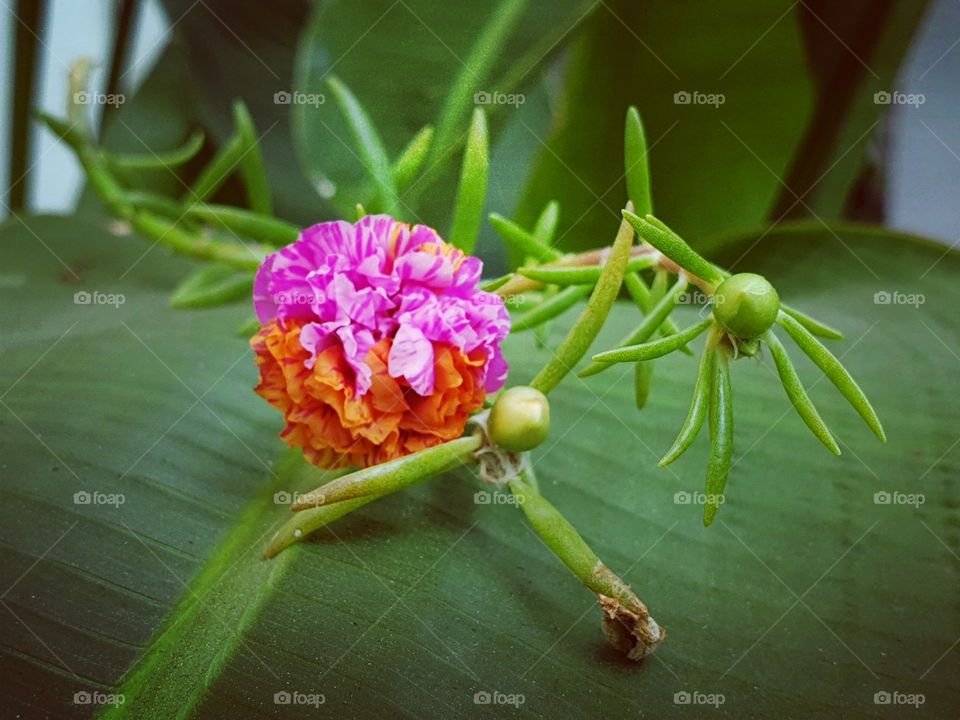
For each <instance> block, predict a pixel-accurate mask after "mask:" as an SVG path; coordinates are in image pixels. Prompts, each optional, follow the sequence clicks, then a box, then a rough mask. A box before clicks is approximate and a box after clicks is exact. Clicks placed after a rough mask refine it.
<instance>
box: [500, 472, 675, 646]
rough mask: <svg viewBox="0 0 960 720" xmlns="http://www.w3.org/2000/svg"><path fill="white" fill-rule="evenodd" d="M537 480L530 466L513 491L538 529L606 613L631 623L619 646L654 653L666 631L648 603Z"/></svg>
mask: <svg viewBox="0 0 960 720" xmlns="http://www.w3.org/2000/svg"><path fill="white" fill-rule="evenodd" d="M534 483H535V480H534V475H533V471H532V470H530V469H529V468H527V469H526V470H524V471H523V472H522V473H521V474H520V476H519V477H516V478H514V479H513V480H511V481H510V490H511V492H512V493H513V494H514V496H515V497H516V498H517V504H518V505H519V507H520V509H521V510H522V511H523V514H524V515H525V516H526V518H527V520H528V521H529V523H530V526H531V527H532V528H533V530H534V532H536V533H537V535H538V536H539V537H540V539H541V540H543V543H544V545H546V546H547V548H549V550H550V551H551V552H552V553H553V554H554V555H556V556H557V558H558V559H559V560H560V561H561V562H562V563H563V564H564V565H566V566H567V569H568V570H570V572H572V573H573V574H574V575H575V576H576V577H577V579H578V580H580V582H581V583H583V584H584V585H585V586H586V587H587V588H589V589H590V590H591V591H592V592H594V593H595V594H596V595H598V596H599V599H600V602H601V604H602V605H603V606H604V612H605V613H609V612H613V613H614V614H615V615H616V617H615V624H617V625H620V624H625V625H627V626H628V627H627V629H628V630H629V633H628V635H630V636H631V637H630V638H629V642H628V644H627V645H626V646H623V645H621V646H620V648H619V649H621V650H623V651H625V652H627V654H628V655H629V656H630V657H631V658H633V659H640V658H641V657H643V656H644V655H647V654H649V653H650V652H652V651H653V650H654V649H655V648H656V646H657V645H658V644H659V643H660V642H662V641H663V639H664V637H665V635H666V633H665V632H664V631H662V630H661V629H660V628H659V627H658V626H657V624H656V622H655V621H654V620H653V618H651V617H650V613H649V611H648V610H647V606H646V605H644V604H643V602H641V600H640V598H638V597H637V595H636V594H635V593H634V592H633V590H631V589H630V586H629V585H627V584H626V583H625V582H624V581H623V580H622V579H620V578H619V577H618V576H617V575H616V574H615V573H614V572H613V571H611V570H610V569H609V568H608V567H607V566H606V565H604V564H603V561H601V560H600V558H599V557H598V556H597V554H596V553H595V552H594V551H593V550H592V549H591V548H590V546H589V545H587V543H586V541H585V540H584V539H583V538H582V537H581V536H580V533H578V532H577V530H576V528H574V527H573V525H571V524H570V522H569V521H568V520H567V519H566V518H565V517H564V516H563V515H561V514H560V511H559V510H557V509H556V508H555V507H554V506H553V505H552V504H551V503H550V502H549V501H548V500H547V499H546V498H544V497H543V496H542V495H541V494H540V493H539V491H537V489H536V487H535V484H534ZM620 611H625V612H620ZM608 637H609V633H608ZM611 641H613V639H612V638H611Z"/></svg>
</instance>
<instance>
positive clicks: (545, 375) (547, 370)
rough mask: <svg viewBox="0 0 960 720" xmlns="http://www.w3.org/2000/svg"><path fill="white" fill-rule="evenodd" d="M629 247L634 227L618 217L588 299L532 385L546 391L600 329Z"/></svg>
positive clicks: (617, 287)
mask: <svg viewBox="0 0 960 720" xmlns="http://www.w3.org/2000/svg"><path fill="white" fill-rule="evenodd" d="M631 247H633V230H632V229H631V228H630V225H629V224H628V223H627V222H626V221H624V220H621V221H620V228H619V229H618V230H617V237H616V238H615V239H614V241H613V244H612V245H611V246H610V253H609V254H608V255H607V259H606V262H604V264H603V272H602V273H601V274H600V279H599V280H598V281H597V284H596V285H595V286H594V288H593V293H592V294H591V295H590V299H589V300H587V306H586V307H585V308H584V309H583V312H582V313H581V314H580V317H578V318H577V321H576V322H575V323H574V324H573V327H572V328H570V331H569V332H568V333H567V336H566V337H565V338H564V339H563V340H562V341H561V342H560V345H559V346H558V347H557V349H556V351H555V352H554V354H553V357H552V358H550V359H549V360H548V361H547V363H546V365H544V366H543V368H542V369H541V370H540V372H538V373H537V375H536V377H534V378H533V380H531V381H530V386H531V387H533V388H535V389H537V390H539V391H540V392H542V393H543V394H544V395H546V394H548V393H549V392H550V391H551V390H553V389H554V388H555V387H556V386H557V385H558V384H559V383H560V381H561V380H563V378H564V377H566V376H567V374H568V373H569V372H570V371H571V370H572V369H573V368H574V366H575V365H576V364H577V363H579V362H580V359H581V358H582V357H583V356H584V355H585V354H586V352H587V350H589V349H590V345H591V344H592V343H593V341H594V339H596V337H597V335H598V334H599V333H600V329H601V328H602V327H603V324H604V322H605V321H606V319H607V315H608V314H609V313H610V309H611V308H612V307H613V304H614V302H616V299H617V295H618V294H619V293H620V288H621V287H622V285H623V275H624V272H625V271H626V268H627V262H628V261H629V260H630V248H631Z"/></svg>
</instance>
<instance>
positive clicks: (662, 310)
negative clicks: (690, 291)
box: [579, 278, 687, 378]
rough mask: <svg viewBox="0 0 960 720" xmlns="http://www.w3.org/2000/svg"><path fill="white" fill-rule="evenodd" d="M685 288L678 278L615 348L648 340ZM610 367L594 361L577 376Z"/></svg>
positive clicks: (684, 283) (584, 375)
mask: <svg viewBox="0 0 960 720" xmlns="http://www.w3.org/2000/svg"><path fill="white" fill-rule="evenodd" d="M686 287H687V281H686V280H685V279H684V278H678V279H677V282H676V283H674V285H673V287H672V288H670V290H669V291H667V294H666V295H664V296H663V297H662V298H661V299H660V302H658V303H657V304H656V305H654V307H653V309H652V310H651V311H650V313H649V314H648V315H646V316H645V317H644V318H643V320H642V321H641V322H640V324H639V325H637V327H636V328H634V329H633V331H632V332H630V333H629V334H628V335H626V336H625V337H623V338H621V339H620V342H618V343H617V347H618V348H622V347H626V346H628V345H638V344H640V343H643V342H646V341H647V340H649V339H650V336H651V335H653V333H654V332H656V330H657V328H658V327H660V326H661V325H662V324H663V321H664V319H665V318H666V317H667V315H669V314H670V312H671V311H672V310H673V308H674V306H675V305H676V302H677V296H678V295H679V294H680V293H682V292H683V291H684V290H685V289H686ZM610 367H611V366H610V364H609V363H605V362H596V361H594V362H592V363H590V364H589V365H588V366H587V367H585V368H584V369H583V370H581V371H580V373H579V376H580V377H582V378H584V377H590V376H591V375H596V374H597V373H599V372H603V371H604V370H607V369H608V368H610Z"/></svg>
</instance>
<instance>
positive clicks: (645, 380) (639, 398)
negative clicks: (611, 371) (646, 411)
mask: <svg viewBox="0 0 960 720" xmlns="http://www.w3.org/2000/svg"><path fill="white" fill-rule="evenodd" d="M652 384H653V363H652V362H646V361H644V360H641V361H639V362H637V363H636V364H635V365H634V366H633V397H634V401H635V402H636V404H637V410H643V408H645V407H646V406H647V398H649V397H650V386H651V385H652Z"/></svg>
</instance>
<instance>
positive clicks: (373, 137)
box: [327, 77, 400, 216]
mask: <svg viewBox="0 0 960 720" xmlns="http://www.w3.org/2000/svg"><path fill="white" fill-rule="evenodd" d="M327 82H328V83H329V85H330V89H331V91H332V92H333V96H334V98H336V101H337V104H338V105H339V106H340V110H341V112H342V113H343V116H344V118H345V119H346V121H347V126H348V127H349V129H350V134H351V136H352V137H353V141H354V144H355V145H356V147H357V152H358V154H359V156H360V160H361V162H362V163H363V165H364V167H365V168H366V171H367V174H368V175H369V176H370V179H371V180H372V181H373V184H374V187H375V188H376V189H377V195H378V198H379V200H380V203H381V206H382V208H383V211H384V212H386V213H387V214H389V215H393V216H396V215H397V211H398V209H399V205H400V202H399V196H398V193H397V186H396V184H395V183H394V180H393V171H392V169H391V167H390V159H389V157H388V156H387V151H386V149H385V148H384V146H383V141H382V140H381V139H380V134H379V133H378V132H377V129H376V127H375V126H374V124H373V121H372V120H371V119H370V116H369V115H368V114H367V112H366V110H364V109H363V106H362V105H361V104H360V101H359V100H357V98H356V97H355V96H354V94H353V93H352V92H351V91H350V89H349V88H348V87H347V86H346V85H344V84H343V83H342V82H341V81H340V80H339V79H338V78H335V77H331V78H330V79H329V80H328V81H327Z"/></svg>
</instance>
